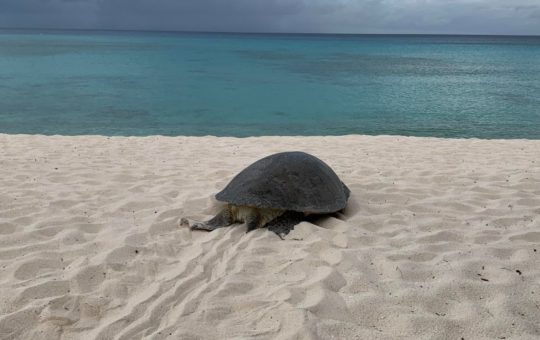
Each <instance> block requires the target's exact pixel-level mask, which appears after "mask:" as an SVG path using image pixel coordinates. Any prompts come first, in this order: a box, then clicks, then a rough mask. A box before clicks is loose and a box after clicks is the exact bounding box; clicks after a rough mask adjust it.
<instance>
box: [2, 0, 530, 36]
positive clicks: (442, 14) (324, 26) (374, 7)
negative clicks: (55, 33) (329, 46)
mask: <svg viewBox="0 0 540 340" xmlns="http://www.w3.org/2000/svg"><path fill="white" fill-rule="evenodd" d="M539 17H540V4H539V3H538V0H514V1H506V0H358V1H352V0H0V26H1V27H43V28H103V29H140V30H191V31H240V32H328V33H339V32H347V33H478V34H540V18H539Z"/></svg>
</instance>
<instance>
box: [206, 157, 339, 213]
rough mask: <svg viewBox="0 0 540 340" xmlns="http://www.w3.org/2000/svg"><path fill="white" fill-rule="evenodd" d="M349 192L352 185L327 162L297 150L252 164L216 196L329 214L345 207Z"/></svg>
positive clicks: (239, 202)
mask: <svg viewBox="0 0 540 340" xmlns="http://www.w3.org/2000/svg"><path fill="white" fill-rule="evenodd" d="M349 194H350V190H349V188H347V186H346V185H345V184H343V182H341V180H340V179H339V178H338V176H337V175H336V173H335V172H334V171H333V170H332V168H330V167H329V166H328V165H327V164H326V163H324V162H323V161H321V160H320V159H318V158H317V157H315V156H312V155H310V154H307V153H305V152H299V151H294V152H283V153H277V154H274V155H271V156H268V157H265V158H263V159H260V160H258V161H256V162H255V163H253V164H251V165H250V166H248V167H247V168H245V169H244V170H243V171H241V172H240V173H239V174H238V175H236V176H235V177H234V178H233V179H232V181H231V182H230V183H229V184H228V185H227V186H226V187H225V189H223V190H222V191H221V192H219V193H218V194H217V195H216V199H217V200H219V201H222V202H227V203H232V204H236V205H243V206H250V207H257V208H270V209H282V210H291V211H298V212H305V213H314V214H327V213H333V212H336V211H339V210H341V209H343V208H345V206H346V205H347V200H348V198H349Z"/></svg>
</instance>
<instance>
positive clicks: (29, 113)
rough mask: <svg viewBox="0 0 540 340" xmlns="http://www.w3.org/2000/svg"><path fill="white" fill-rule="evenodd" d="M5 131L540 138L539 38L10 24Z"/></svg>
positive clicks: (5, 51) (3, 55) (3, 95)
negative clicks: (51, 28)
mask: <svg viewBox="0 0 540 340" xmlns="http://www.w3.org/2000/svg"><path fill="white" fill-rule="evenodd" d="M0 133H27V134H47V135H50V134H61V135H88V134H92V135H94V134H97V135H110V136H112V135H124V136H145V135H170V136H175V135H189V136H201V135H215V136H238V137H244V136H263V135H346V134H368V135H381V134H384V135H406V136H434V137H453V138H469V137H475V138H528V139H540V37H512V36H437V35H302V34H291V35H282V34H219V33H215V34H214V33H212V34H210V33H168V32H109V31H35V30H0Z"/></svg>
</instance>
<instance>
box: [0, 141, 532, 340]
mask: <svg viewBox="0 0 540 340" xmlns="http://www.w3.org/2000/svg"><path fill="white" fill-rule="evenodd" d="M0 149H1V150H3V151H2V153H1V154H0V169H1V170H0V171H1V174H2V176H0V189H1V192H0V193H1V195H0V293H1V297H2V299H1V300H0V338H2V339H33V338H36V339H37V338H43V339H126V340H127V339H129V340H131V339H224V338H237V339H240V338H242V339H245V338H256V339H274V338H279V339H396V338H410V339H460V338H464V339H497V338H506V339H511V338H515V339H535V338H539V337H540V326H539V325H540V323H539V322H538V320H540V266H538V263H540V199H539V198H538V197H539V195H540V160H539V159H540V157H539V156H540V142H538V141H523V140H515V141H497V140H494V141H482V140H444V139H426V138H403V137H361V136H345V137H313V138H311V137H309V138H280V137H264V138H247V139H235V138H214V137H204V138H165V137H147V138H107V137H43V136H8V135H0ZM293 149H294V150H303V151H307V152H311V153H313V154H315V155H317V156H319V157H321V158H322V159H324V160H325V161H327V162H328V163H329V164H330V165H331V166H332V167H333V168H334V169H335V170H336V172H337V173H338V174H339V175H340V177H341V178H342V179H343V180H344V181H345V182H346V183H347V184H349V187H350V188H351V190H352V195H353V196H352V198H351V201H350V204H349V206H348V208H347V209H345V211H343V212H342V213H340V214H336V216H333V217H329V218H322V219H319V220H317V221H313V223H308V222H303V223H301V224H300V225H298V226H297V227H296V229H295V230H294V231H293V232H292V233H291V234H289V235H288V236H287V239H286V240H285V241H281V240H280V239H279V238H278V237H277V236H276V235H274V234H272V233H270V232H268V231H267V230H257V231H254V232H252V233H249V234H246V233H245V226H236V227H232V228H225V229H220V230H216V231H214V232H212V233H204V232H191V231H189V230H187V229H186V228H184V227H180V226H179V220H180V218H181V217H183V216H186V215H188V216H190V217H196V218H197V217H198V218H205V217H209V216H210V215H212V214H213V213H215V212H216V210H217V209H218V207H217V205H216V202H215V201H214V200H213V199H212V198H211V197H212V194H213V193H215V192H216V191H217V190H218V189H220V188H222V187H223V186H224V185H225V184H226V183H227V181H228V180H229V179H230V178H231V177H232V176H233V175H234V174H235V173H237V172H238V171H239V170H241V169H242V168H244V167H245V166H246V165H248V164H250V163H251V162H253V161H255V160H256V159H258V158H260V157H262V156H264V155H268V154H270V153H273V152H278V151H283V150H293Z"/></svg>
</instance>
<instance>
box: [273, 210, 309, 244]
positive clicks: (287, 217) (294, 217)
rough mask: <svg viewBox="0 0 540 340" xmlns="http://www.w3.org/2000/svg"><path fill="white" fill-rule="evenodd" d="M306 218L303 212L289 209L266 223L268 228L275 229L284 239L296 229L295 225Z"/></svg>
mask: <svg viewBox="0 0 540 340" xmlns="http://www.w3.org/2000/svg"><path fill="white" fill-rule="evenodd" d="M304 219H305V216H304V214H303V213H299V212H296V211H287V212H285V213H284V214H283V215H281V216H279V217H276V218H275V219H273V220H272V221H270V222H268V223H267V224H266V227H267V228H268V230H270V231H273V232H274V233H276V235H277V236H279V237H280V238H281V239H282V240H284V239H285V236H287V234H288V233H290V232H291V230H293V229H294V226H295V225H297V224H298V223H300V222H302V221H303V220H304Z"/></svg>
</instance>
